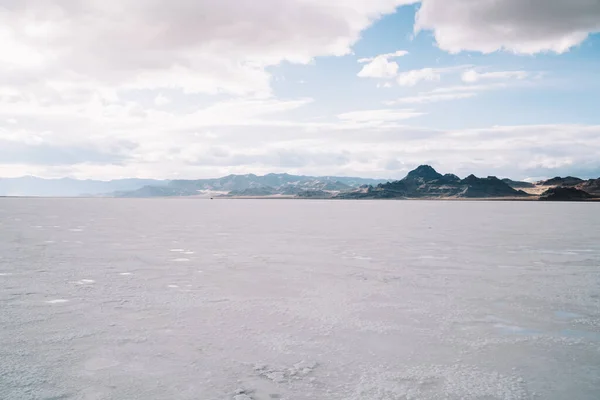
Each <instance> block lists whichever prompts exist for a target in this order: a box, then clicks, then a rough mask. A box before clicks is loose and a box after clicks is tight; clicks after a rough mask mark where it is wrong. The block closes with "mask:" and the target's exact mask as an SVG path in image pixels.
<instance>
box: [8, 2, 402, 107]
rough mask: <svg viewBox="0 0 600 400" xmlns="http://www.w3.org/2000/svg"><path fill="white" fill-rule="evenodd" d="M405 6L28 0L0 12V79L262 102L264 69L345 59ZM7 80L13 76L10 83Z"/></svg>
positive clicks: (266, 82) (265, 86)
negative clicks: (368, 32) (377, 24)
mask: <svg viewBox="0 0 600 400" xmlns="http://www.w3.org/2000/svg"><path fill="white" fill-rule="evenodd" d="M409 3H414V0H374V1H368V2H367V1H363V0H348V1H343V2H342V1H333V2H322V1H318V0H283V1H282V0H262V1H260V2H256V1H251V0H221V1H218V2H216V1H196V0H175V1H172V2H165V1H158V0H128V1H125V2H118V3H114V2H107V1H104V0H88V1H81V0H73V1H62V0H46V1H42V0H31V1H28V2H27V6H26V7H25V6H24V3H22V2H8V3H7V4H4V6H3V12H2V13H0V47H2V49H3V51H2V54H0V74H2V75H4V76H9V75H13V76H17V75H20V76H23V74H33V75H35V76H36V77H37V79H38V80H44V79H52V80H54V81H73V79H75V80H76V81H78V82H83V81H87V82H94V85H95V86H98V85H104V86H111V87H115V86H116V87H120V86H123V85H125V86H132V87H138V88H165V87H169V88H172V87H177V88H182V89H184V90H185V91H187V92H205V93H222V92H225V93H233V94H237V95H254V94H261V95H268V94H269V93H270V80H271V77H270V75H269V73H268V72H267V71H266V69H265V68H266V67H268V66H272V65H277V64H279V63H281V62H283V61H288V62H291V63H303V64H306V63H308V62H310V61H311V60H312V59H313V58H314V57H317V56H327V55H333V56H340V55H345V54H349V53H350V52H351V46H352V45H353V44H354V43H355V42H356V41H357V40H358V39H359V38H360V33H361V31H363V30H364V29H365V28H367V27H369V26H370V25H371V24H372V23H373V22H374V21H375V20H377V19H378V18H379V17H381V16H382V15H384V14H388V13H392V12H394V11H395V9H396V7H398V6H400V5H403V4H409ZM13 81H14V79H13Z"/></svg>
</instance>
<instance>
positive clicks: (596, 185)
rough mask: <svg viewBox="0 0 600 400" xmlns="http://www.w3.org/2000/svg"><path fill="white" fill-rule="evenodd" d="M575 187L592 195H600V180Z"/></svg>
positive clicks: (588, 181)
mask: <svg viewBox="0 0 600 400" xmlns="http://www.w3.org/2000/svg"><path fill="white" fill-rule="evenodd" d="M575 187H576V188H577V189H579V190H583V191H584V192H588V193H590V194H594V195H600V178H598V179H590V180H587V181H584V182H582V183H580V184H578V185H577V186H575Z"/></svg>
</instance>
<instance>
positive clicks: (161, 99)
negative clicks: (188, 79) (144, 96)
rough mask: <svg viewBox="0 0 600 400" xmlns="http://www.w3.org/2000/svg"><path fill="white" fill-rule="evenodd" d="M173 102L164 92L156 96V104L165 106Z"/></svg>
mask: <svg viewBox="0 0 600 400" xmlns="http://www.w3.org/2000/svg"><path fill="white" fill-rule="evenodd" d="M170 103H171V99H169V98H168V97H167V96H165V95H163V94H162V93H159V94H158V95H157V96H156V97H155V98H154V104H155V105H157V106H159V107H161V106H165V105H167V104H170Z"/></svg>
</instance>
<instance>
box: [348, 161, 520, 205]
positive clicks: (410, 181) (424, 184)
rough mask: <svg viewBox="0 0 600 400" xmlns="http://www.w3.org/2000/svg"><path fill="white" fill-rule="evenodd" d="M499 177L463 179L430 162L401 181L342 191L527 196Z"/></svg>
mask: <svg viewBox="0 0 600 400" xmlns="http://www.w3.org/2000/svg"><path fill="white" fill-rule="evenodd" d="M528 196H529V195H528V194H527V193H525V192H523V191H521V190H515V189H513V188H512V187H510V186H509V185H508V184H506V183H505V182H503V181H501V180H500V179H498V178H496V177H494V176H489V177H487V178H478V177H476V176H475V175H469V176H468V177H466V178H464V179H460V178H459V177H458V176H456V175H453V174H446V175H442V174H440V173H439V172H437V171H436V170H435V169H433V168H432V167H431V166H429V165H421V166H419V167H418V168H416V169H415V170H413V171H410V172H409V173H408V175H407V176H406V177H405V178H404V179H402V180H399V181H395V182H389V183H385V184H379V185H377V186H376V187H372V186H371V187H367V188H360V189H358V190H355V191H350V192H343V193H340V194H339V195H338V196H337V197H338V198H344V199H368V198H372V199H392V198H497V197H528Z"/></svg>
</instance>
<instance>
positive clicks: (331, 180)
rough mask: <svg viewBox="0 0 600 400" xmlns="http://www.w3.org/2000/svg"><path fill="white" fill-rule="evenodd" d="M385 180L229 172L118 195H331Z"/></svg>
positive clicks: (117, 193)
mask: <svg viewBox="0 0 600 400" xmlns="http://www.w3.org/2000/svg"><path fill="white" fill-rule="evenodd" d="M382 182H386V180H382V179H365V178H349V177H335V176H320V177H316V176H300V175H290V174H267V175H264V176H258V175H254V174H247V175H227V176H224V177H222V178H215V179H197V180H174V181H170V182H168V183H167V184H166V185H164V186H160V187H158V188H156V187H153V186H146V187H141V188H139V189H136V190H131V191H118V192H115V193H113V194H112V195H114V196H115V197H155V196H161V197H174V196H202V195H206V194H211V195H212V194H216V195H221V196H223V195H227V196H243V197H248V196H256V197H262V196H271V195H286V196H297V195H298V194H300V193H305V192H307V191H323V192H327V193H328V194H329V196H332V195H334V194H337V193H339V192H341V191H345V190H351V189H354V188H357V187H359V186H361V185H376V184H379V183H382Z"/></svg>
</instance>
